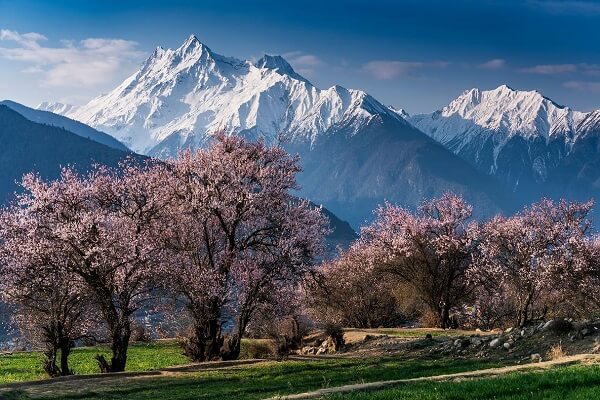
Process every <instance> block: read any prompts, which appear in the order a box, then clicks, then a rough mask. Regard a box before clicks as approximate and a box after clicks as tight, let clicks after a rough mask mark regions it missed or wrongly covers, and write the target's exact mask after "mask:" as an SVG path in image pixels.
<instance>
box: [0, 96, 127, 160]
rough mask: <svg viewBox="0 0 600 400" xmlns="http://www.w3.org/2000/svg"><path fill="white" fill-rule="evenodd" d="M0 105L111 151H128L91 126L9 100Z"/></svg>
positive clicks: (121, 144) (112, 138)
mask: <svg viewBox="0 0 600 400" xmlns="http://www.w3.org/2000/svg"><path fill="white" fill-rule="evenodd" d="M0 105H5V106H7V107H9V108H11V109H12V110H14V111H16V112H18V113H19V114H21V115H22V116H24V117H25V118H27V119H28V120H30V121H32V122H37V123H39V124H46V125H52V126H56V127H58V128H64V129H66V130H68V131H69V132H72V133H74V134H76V135H79V136H81V137H84V138H88V139H91V140H93V141H95V142H98V143H101V144H104V145H106V146H108V147H112V148H113V149H117V150H122V151H129V149H128V148H127V147H126V146H125V145H124V144H123V143H121V142H119V141H118V140H117V139H115V138H114V137H112V136H110V135H109V134H106V133H104V132H100V131H97V130H96V129H94V128H92V127H91V126H88V125H86V124H83V123H81V122H79V121H75V120H72V119H70V118H67V117H64V116H62V115H59V114H55V113H52V112H48V111H43V110H36V109H34V108H30V107H27V106H24V105H23V104H19V103H15V102H14V101H10V100H4V101H0Z"/></svg>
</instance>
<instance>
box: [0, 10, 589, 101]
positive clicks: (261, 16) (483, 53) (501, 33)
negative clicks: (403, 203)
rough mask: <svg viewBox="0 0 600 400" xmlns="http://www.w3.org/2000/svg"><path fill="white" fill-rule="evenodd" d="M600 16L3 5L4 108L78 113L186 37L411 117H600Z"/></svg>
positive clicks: (0, 69) (0, 61) (0, 76)
mask: <svg viewBox="0 0 600 400" xmlns="http://www.w3.org/2000/svg"><path fill="white" fill-rule="evenodd" d="M599 24H600V2H591V1H584V0H579V1H558V0H556V1H554V0H551V1H537V0H524V1H508V0H507V1H481V0H480V1H466V0H455V1H427V0H421V1H389V0H380V1H376V0H370V1H356V0H355V1H351V0H350V1H343V2H342V1H327V0H320V1H311V0H305V1H283V0H279V1H271V0H262V1H258V0H257V1H249V0H248V1H182V0H170V1H152V0H146V1H110V0H106V1H61V0H53V1H50V0H48V1H33V0H0V30H1V31H0V32H1V33H0V98H9V99H13V100H16V101H19V102H22V103H24V104H27V105H32V106H35V105H37V104H38V103H39V102H41V101H44V100H50V101H65V102H70V103H83V102H85V101H87V100H89V99H90V98H92V97H94V96H96V95H98V94H100V93H102V92H106V91H108V90H110V89H112V88H113V87H115V86H116V85H117V84H118V83H120V82H121V81H122V80H123V79H124V78H125V77H127V76H128V75H129V74H131V73H133V72H134V71H135V70H136V68H137V66H138V65H139V64H140V63H141V62H142V61H143V59H144V58H145V57H146V56H147V55H148V54H149V53H150V52H151V51H152V50H153V49H154V48H155V47H156V46H158V45H162V46H163V47H177V46H179V45H180V44H181V43H182V42H183V41H184V40H185V39H186V38H187V37H188V36H189V34H190V33H195V34H196V36H197V37H198V38H199V39H200V40H201V41H202V42H204V43H205V44H206V45H208V46H209V47H210V48H211V49H213V50H214V51H215V52H217V53H220V54H223V55H227V56H235V57H238V58H245V59H255V58H258V57H260V56H261V55H262V54H264V53H269V54H282V55H284V56H285V57H286V58H287V59H288V60H289V61H290V62H291V63H292V65H293V66H294V68H295V69H296V70H297V71H298V72H299V73H301V74H303V75H305V76H306V77H307V78H308V79H310V80H311V81H312V82H313V83H315V84H316V85H317V86H319V87H328V86H331V85H333V84H340V85H342V86H346V87H351V88H357V89H362V90H365V91H367V92H369V93H370V94H372V95H373V96H375V97H376V98H378V99H379V100H380V101H382V102H384V103H386V104H390V105H393V106H395V107H402V108H405V109H407V110H408V111H409V112H410V113H419V112H429V111H433V110H434V109H437V108H439V107H441V106H443V105H445V104H446V103H448V102H449V101H450V100H451V99H453V98H454V97H456V96H457V95H458V94H460V93H461V92H462V91H463V90H466V89H469V88H472V87H480V88H483V89H489V88H493V87H496V86H498V85H500V84H508V85H509V86H511V87H513V88H515V89H526V90H533V89H537V90H539V91H540V92H542V93H543V94H544V95H546V96H548V97H551V98H552V99H554V100H555V101H556V102H558V103H560V104H565V105H569V106H571V107H572V108H575V109H581V110H590V109H595V108H600V52H599V51H598V46H599V43H600V29H598V26H599Z"/></svg>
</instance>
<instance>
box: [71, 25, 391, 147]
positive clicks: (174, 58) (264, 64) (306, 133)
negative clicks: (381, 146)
mask: <svg viewBox="0 0 600 400" xmlns="http://www.w3.org/2000/svg"><path fill="white" fill-rule="evenodd" d="M381 113H384V114H385V113H389V114H390V115H392V113H391V112H390V111H389V110H388V109H387V108H386V107H384V106H383V105H381V104H380V103H379V102H377V101H376V100H375V99H373V98H372V97H371V96H369V95H368V94H366V93H364V92H362V91H358V90H351V89H345V88H343V87H340V86H333V87H331V88H329V89H325V90H321V89H318V88H316V87H314V86H313V85H312V84H311V83H310V82H308V81H307V80H306V79H304V78H303V77H301V76H300V75H298V74H297V73H296V72H295V71H294V70H293V69H292V67H291V66H290V65H289V64H288V63H287V61H285V60H284V59H283V58H282V57H280V56H270V55H265V56H264V57H263V58H261V59H260V60H258V61H257V62H255V63H252V62H250V61H242V60H238V59H235V58H230V57H224V56H221V55H219V54H217V53H215V52H213V51H212V50H211V49H209V48H208V47H207V46H206V45H204V44H203V43H201V42H200V41H199V40H198V39H197V38H196V37H195V36H194V35H192V36H190V37H189V38H188V39H187V40H186V41H185V43H183V45H182V46H181V47H179V48H178V49H175V50H171V49H163V48H161V47H158V48H156V50H155V51H154V53H152V55H151V56H150V57H149V58H148V59H147V60H146V61H145V62H144V63H143V64H142V66H141V68H140V70H139V71H138V72H136V73H135V74H133V75H132V76H130V77H129V78H128V79H126V80H125V81H124V82H123V83H122V84H121V85H119V86H118V87H117V88H116V89H115V90H113V91H112V92H110V93H108V94H105V95H102V96H99V97H97V98H95V99H93V100H92V101H90V102H89V103H88V104H86V105H84V106H81V107H79V108H75V109H70V110H67V111H65V112H64V114H65V115H67V116H69V117H71V118H74V119H76V120H79V121H81V122H83V123H86V124H88V125H91V126H93V127H95V128H97V129H99V130H102V131H105V132H108V133H110V134H112V135H113V136H114V137H116V138H117V139H119V140H120V141H122V142H123V143H125V144H126V145H128V146H129V148H131V149H132V150H134V151H136V152H139V153H143V154H152V155H158V156H171V155H174V154H176V152H177V151H178V150H179V149H181V148H189V147H198V146H202V145H203V144H204V143H205V142H206V140H207V138H208V137H210V135H212V134H213V133H214V132H216V131H219V130H224V131H227V132H243V133H245V134H247V135H251V136H263V137H266V138H267V139H271V140H275V139H277V136H278V135H279V134H281V133H283V132H285V134H286V135H288V138H287V139H288V140H290V141H309V142H314V140H315V139H316V137H317V136H318V135H320V134H323V133H324V132H325V131H327V129H329V128H330V127H331V126H333V125H336V124H340V123H345V122H348V121H350V120H352V121H353V123H354V124H356V126H359V125H360V124H361V123H363V122H364V121H366V120H369V119H370V118H372V117H373V116H374V115H376V114H381ZM393 115H395V114H393Z"/></svg>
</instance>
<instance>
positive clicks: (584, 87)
mask: <svg viewBox="0 0 600 400" xmlns="http://www.w3.org/2000/svg"><path fill="white" fill-rule="evenodd" d="M563 86H564V87H566V88H567V89H573V90H579V91H581V92H600V82H589V81H568V82H565V83H563Z"/></svg>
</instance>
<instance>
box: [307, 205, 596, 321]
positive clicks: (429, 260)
mask: <svg viewBox="0 0 600 400" xmlns="http://www.w3.org/2000/svg"><path fill="white" fill-rule="evenodd" d="M592 205H593V203H592V202H591V201H590V202H585V203H578V202H568V201H560V202H553V201H551V200H541V201H540V202H538V203H536V204H533V205H531V206H530V207H527V208H525V209H524V210H523V211H521V212H519V213H517V214H515V215H512V216H508V217H506V216H496V217H493V218H491V219H490V220H488V221H487V222H483V223H478V222H477V221H475V220H473V219H472V217H471V214H472V207H471V206H470V205H469V204H467V203H466V202H465V200H464V199H462V198H461V197H459V196H456V195H454V194H446V195H443V196H442V197H440V198H438V199H434V200H431V201H425V202H423V203H422V204H421V206H420V207H419V208H418V209H417V210H416V212H413V211H411V210H408V209H405V208H402V207H398V206H395V205H391V204H386V205H384V206H382V207H380V208H379V209H378V210H377V212H376V219H375V221H374V222H373V223H371V224H370V225H368V226H366V227H364V228H363V229H362V232H361V237H360V238H359V239H358V240H357V242H356V243H355V244H354V245H353V246H352V247H351V249H350V250H348V251H346V252H343V253H342V254H341V255H340V257H339V258H338V259H337V260H335V261H333V262H331V263H329V264H328V265H326V267H325V269H324V272H325V282H327V284H326V285H324V287H325V290H317V291H316V295H313V299H316V300H313V303H316V304H315V305H316V308H317V309H318V311H319V313H320V314H322V315H326V314H333V315H334V319H337V321H339V322H340V323H342V324H345V323H349V322H351V321H356V320H357V319H356V318H355V314H356V311H359V312H360V314H361V315H362V316H364V315H365V314H367V313H369V314H371V315H373V316H374V315H379V314H380V313H381V312H380V309H381V307H382V306H386V307H388V309H389V306H387V304H388V303H389V302H390V301H393V300H396V301H400V302H404V303H406V302H407V301H408V302H410V303H411V304H412V305H414V304H415V303H416V304H417V305H418V306H417V307H418V308H420V310H419V312H420V314H421V315H427V316H429V318H428V319H427V321H428V322H429V323H433V324H436V325H437V326H439V327H442V328H448V327H451V326H454V325H455V324H456V323H457V322H458V321H457V319H460V320H461V321H462V323H470V324H471V325H474V326H479V327H486V328H492V327H498V326H503V325H511V326H515V325H525V324H527V323H528V322H529V321H531V320H534V319H541V318H546V317H548V316H551V315H552V314H553V313H554V314H559V313H561V312H562V313H568V314H570V315H571V316H576V315H573V314H574V313H575V314H578V315H579V316H581V315H586V314H587V315H590V314H591V313H593V312H594V311H596V310H598V306H599V305H600V297H599V293H600V289H598V288H599V287H600V286H599V283H600V257H599V256H600V247H599V244H600V241H599V239H598V237H597V236H596V235H593V234H592V233H591V230H590V221H589V219H588V214H589V212H590V210H591V208H592ZM357 255H358V257H357ZM342 275H346V276H349V277H351V279H347V280H345V282H344V284H340V278H339V277H340V276H342ZM365 284H367V286H368V287H369V289H368V293H367V294H366V295H364V296H362V295H361V298H362V299H363V300H370V301H371V302H370V303H365V302H364V301H363V302H362V303H356V304H354V305H348V304H347V303H346V304H342V303H340V306H339V307H336V303H335V302H328V303H327V307H325V306H324V302H323V301H322V300H321V299H322V298H323V297H327V296H329V294H328V293H332V295H331V296H330V298H332V299H339V298H344V297H345V296H346V297H349V298H354V297H356V295H357V294H359V293H361V292H364V289H365V287H364V286H365ZM390 285H393V286H394V287H395V288H396V293H392V291H391V290H390ZM398 291H400V292H401V294H402V293H404V296H403V297H402V296H400V299H399V298H398V296H397V294H398V293H397V292H398ZM386 293H387V295H386ZM407 293H408V294H409V296H406V294H407ZM392 295H394V296H395V298H394V296H392ZM407 297H409V299H408V300H407ZM377 299H379V301H376V300H377ZM359 305H360V307H362V309H358V307H359ZM405 308H406V307H405ZM359 322H360V321H359ZM362 325H364V326H369V325H370V321H368V320H363V322H362Z"/></svg>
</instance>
